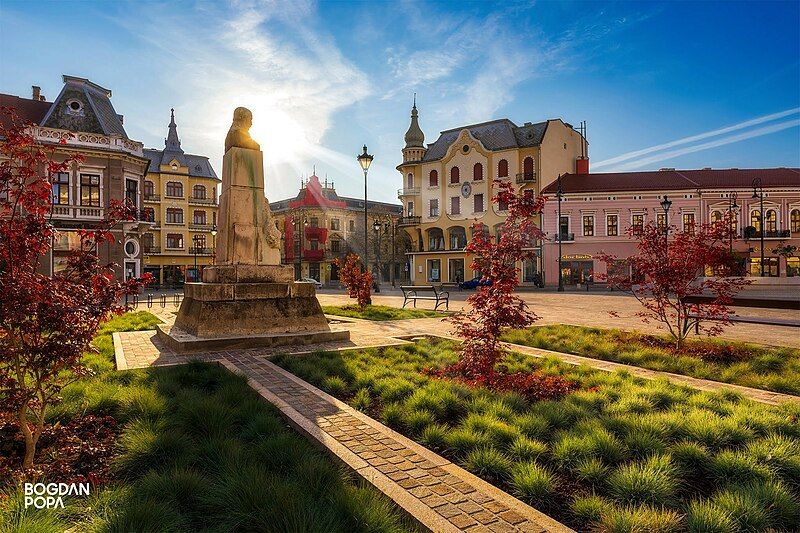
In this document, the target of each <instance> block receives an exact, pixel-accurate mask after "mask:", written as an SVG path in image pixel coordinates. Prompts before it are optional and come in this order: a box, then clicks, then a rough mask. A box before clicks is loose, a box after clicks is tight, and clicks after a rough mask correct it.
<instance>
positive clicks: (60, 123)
mask: <svg viewBox="0 0 800 533" xmlns="http://www.w3.org/2000/svg"><path fill="white" fill-rule="evenodd" d="M63 79H64V87H63V88H62V89H61V92H60V93H59V95H58V97H56V99H55V100H54V101H53V105H52V106H51V107H50V110H49V111H48V112H47V115H45V117H44V118H43V119H42V121H41V122H40V124H41V125H42V126H47V127H49V128H59V129H65V130H70V131H83V132H89V133H101V134H103V135H120V136H121V137H123V138H125V139H127V138H128V134H127V133H125V128H124V127H123V126H122V116H121V115H118V114H117V112H116V111H115V110H114V106H113V105H112V104H111V100H110V98H111V91H109V90H108V89H105V88H103V87H101V86H99V85H97V84H96V83H93V82H91V81H89V80H87V79H85V78H77V77H75V76H67V75H64V76H63ZM72 100H76V101H78V102H79V103H80V104H81V105H82V106H83V107H82V109H81V110H80V111H79V112H70V110H69V108H68V102H70V101H72Z"/></svg>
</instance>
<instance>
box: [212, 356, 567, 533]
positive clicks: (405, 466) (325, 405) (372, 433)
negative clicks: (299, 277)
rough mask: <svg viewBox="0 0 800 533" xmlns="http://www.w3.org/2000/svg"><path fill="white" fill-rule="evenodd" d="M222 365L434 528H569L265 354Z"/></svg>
mask: <svg viewBox="0 0 800 533" xmlns="http://www.w3.org/2000/svg"><path fill="white" fill-rule="evenodd" d="M220 362H221V364H222V365H224V366H225V367H226V368H228V369H229V370H231V371H232V372H236V373H239V374H243V375H245V376H246V377H247V378H248V381H249V383H250V385H251V386H252V387H253V388H254V389H255V390H256V391H257V392H258V393H259V394H261V396H263V397H264V398H265V399H266V400H268V401H269V402H270V403H272V404H274V405H275V406H276V407H277V408H278V409H280V411H281V412H282V413H283V415H284V416H285V417H286V418H288V420H289V421H290V422H291V423H292V425H294V426H295V427H296V428H297V429H298V430H299V431H301V432H302V433H304V434H306V435H307V436H308V437H309V438H311V439H313V440H315V441H316V442H317V443H318V444H320V445H321V446H323V447H325V448H326V449H327V450H328V451H329V452H331V453H333V454H334V455H335V456H336V457H337V458H338V459H340V460H341V461H343V462H344V463H346V464H347V465H348V466H350V467H351V468H353V469H354V470H355V471H356V472H358V474H359V475H361V476H362V477H363V478H365V479H366V480H368V481H369V482H370V483H372V484H373V485H374V486H375V487H377V488H378V489H379V490H381V491H382V492H383V493H384V494H386V495H387V496H388V497H390V498H391V499H392V500H394V501H395V502H396V503H397V504H398V505H400V506H401V507H402V508H403V509H405V510H406V511H407V512H408V513H409V514H410V515H411V516H413V517H414V518H415V519H416V520H417V521H418V522H419V523H420V524H421V525H423V526H424V527H426V528H428V529H430V530H431V531H437V532H448V531H464V530H466V531H469V532H480V531H487V532H488V531H494V532H505V531H535V532H544V531H552V532H569V531H572V530H571V529H569V528H568V527H566V526H564V525H563V524H561V523H559V522H557V521H555V520H553V519H552V518H550V517H548V516H547V515H544V514H542V513H540V512H539V511H537V510H536V509H534V508H532V507H530V506H528V505H525V504H524V503H522V502H521V501H519V500H517V499H516V498H513V497H512V496H510V495H508V494H507V493H505V492H503V491H501V490H499V489H497V488H496V487H494V486H492V485H491V484H489V483H487V482H485V481H483V480H481V479H479V478H477V477H475V476H473V475H472V474H470V473H469V472H467V471H466V470H464V469H463V468H461V467H459V466H456V465H454V464H453V463H451V462H450V461H448V460H446V459H444V458H443V457H441V456H439V455H437V454H435V453H433V452H431V451H430V450H427V449H426V448H424V447H422V446H420V445H418V444H416V443H415V442H413V441H411V440H409V439H407V438H406V437H403V436H402V435H400V434H399V433H397V432H395V431H392V430H391V429H389V428H388V427H386V426H384V425H383V424H380V423H378V422H376V421H375V420H373V419H371V418H369V417H368V416H366V415H364V414H362V413H360V412H358V411H356V410H355V409H353V408H351V407H350V406H348V405H347V404H345V403H343V402H340V401H339V400H337V399H336V398H333V397H332V396H330V395H328V394H326V393H324V392H322V391H321V390H319V389H317V388H316V387H313V386H311V385H309V384H308V383H306V382H305V381H303V380H301V379H300V378H298V377H296V376H294V375H292V374H290V373H289V372H286V371H285V370H283V369H282V368H279V367H278V366H276V365H274V364H273V363H271V362H269V361H267V360H266V359H264V358H263V357H258V356H256V355H253V354H248V353H243V352H239V353H236V354H229V355H226V356H225V357H223V358H222V359H221V361H220Z"/></svg>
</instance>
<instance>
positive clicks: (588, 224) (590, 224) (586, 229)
mask: <svg viewBox="0 0 800 533" xmlns="http://www.w3.org/2000/svg"><path fill="white" fill-rule="evenodd" d="M583 236H584V237H594V217H593V216H592V215H584V217H583Z"/></svg>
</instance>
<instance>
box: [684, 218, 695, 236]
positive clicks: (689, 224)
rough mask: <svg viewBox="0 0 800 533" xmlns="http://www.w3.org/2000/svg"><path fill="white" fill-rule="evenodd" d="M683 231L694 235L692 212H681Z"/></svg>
mask: <svg viewBox="0 0 800 533" xmlns="http://www.w3.org/2000/svg"><path fill="white" fill-rule="evenodd" d="M683 232H684V233H687V234H689V235H694V213H684V214H683Z"/></svg>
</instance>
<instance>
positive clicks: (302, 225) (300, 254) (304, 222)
mask: <svg viewBox="0 0 800 533" xmlns="http://www.w3.org/2000/svg"><path fill="white" fill-rule="evenodd" d="M297 221H298V222H299V224H297V233H298V234H299V237H300V246H299V247H298V249H297V272H296V273H295V275H296V276H297V279H302V278H303V234H304V233H305V231H306V226H308V220H306V215H305V213H303V212H302V211H301V212H300V216H299V217H298V219H297ZM292 246H294V244H293V245H292Z"/></svg>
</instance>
